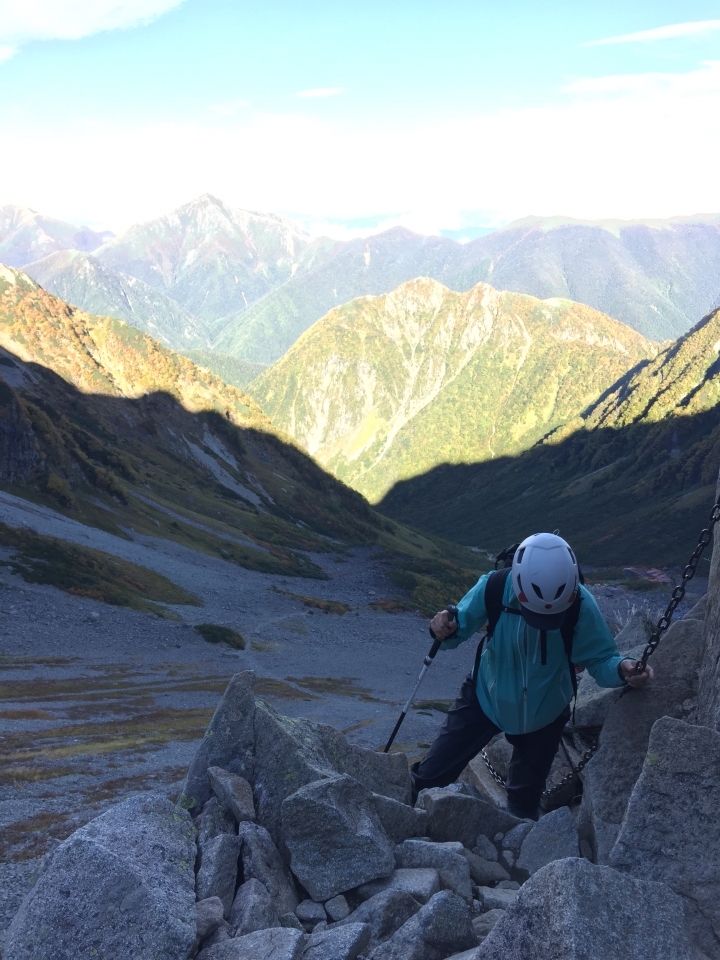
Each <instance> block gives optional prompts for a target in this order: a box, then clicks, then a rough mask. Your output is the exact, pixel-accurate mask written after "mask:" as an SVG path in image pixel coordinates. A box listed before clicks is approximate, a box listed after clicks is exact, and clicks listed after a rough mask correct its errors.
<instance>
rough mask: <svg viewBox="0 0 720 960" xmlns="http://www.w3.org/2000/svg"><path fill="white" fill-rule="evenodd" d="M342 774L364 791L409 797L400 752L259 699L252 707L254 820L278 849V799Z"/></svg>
mask: <svg viewBox="0 0 720 960" xmlns="http://www.w3.org/2000/svg"><path fill="white" fill-rule="evenodd" d="M339 774H340V775H342V774H347V775H348V776H351V777H353V778H354V779H356V780H358V781H359V782H360V783H362V784H364V785H365V787H366V788H367V789H368V790H369V791H373V792H374V793H378V794H381V795H382V796H385V797H390V798H391V799H393V800H399V801H400V802H401V803H405V804H407V803H409V801H410V776H409V773H408V767H407V758H406V757H405V756H404V754H399V753H395V754H390V753H378V752H376V751H374V750H366V749H364V748H363V747H358V746H355V745H354V744H351V743H348V741H347V740H346V739H345V737H344V736H343V735H342V734H341V733H339V732H338V731H337V730H336V729H335V728H334V727H331V726H328V725H327V724H321V723H313V722H312V721H310V720H298V719H291V718H290V717H283V716H281V715H280V714H279V713H277V712H276V711H275V710H273V709H272V708H271V707H270V706H268V705H267V704H266V703H263V701H262V700H258V702H257V709H256V713H255V751H254V765H253V773H252V777H251V778H250V779H251V780H252V783H253V793H254V796H255V803H256V809H257V814H258V820H259V821H260V822H261V823H263V824H264V825H265V826H266V827H267V829H268V830H269V831H270V834H271V836H272V837H273V839H274V840H275V842H276V843H277V844H278V846H279V847H280V849H281V850H283V853H284V852H285V850H284V846H283V837H282V803H283V801H284V800H285V799H286V798H287V797H289V796H290V794H292V793H294V792H295V791H296V790H298V789H300V788H301V787H303V786H305V785H307V784H309V783H314V782H316V781H318V780H322V779H327V778H334V777H337V776H338V775H339Z"/></svg>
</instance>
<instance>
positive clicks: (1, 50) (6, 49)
mask: <svg viewBox="0 0 720 960" xmlns="http://www.w3.org/2000/svg"><path fill="white" fill-rule="evenodd" d="M16 53H17V47H10V46H0V62H1V61H3V60H9V59H10V58H11V57H14V56H15V54H16Z"/></svg>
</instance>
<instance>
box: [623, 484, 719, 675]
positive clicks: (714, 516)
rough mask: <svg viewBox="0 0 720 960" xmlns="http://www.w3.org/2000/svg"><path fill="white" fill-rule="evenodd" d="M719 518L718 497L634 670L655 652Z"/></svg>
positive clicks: (637, 669)
mask: <svg viewBox="0 0 720 960" xmlns="http://www.w3.org/2000/svg"><path fill="white" fill-rule="evenodd" d="M719 520H720V497H718V499H717V500H716V501H715V505H714V506H713V508H712V510H711V511H710V519H709V520H708V525H707V526H706V527H704V528H703V529H702V530H701V531H700V536H699V537H698V542H697V545H696V547H695V549H694V550H693V552H692V556H691V557H690V560H689V561H688V563H687V565H686V566H685V568H684V570H683V572H682V577H681V579H680V583H679V584H678V585H677V586H676V587H675V589H674V590H673V592H672V596H671V599H670V603H668V605H667V607H666V609H665V613H663V615H662V616H661V617H660V619H659V620H658V622H657V626H656V627H655V629H654V630H653V632H652V634H651V635H650V639H649V640H648V642H647V646H646V647H645V649H644V650H643V655H642V657H641V658H640V660H638V662H637V666H636V667H635V670H636V672H637V673H642V672H643V670H644V669H645V667H646V665H647V662H648V659H649V658H650V657H651V656H652V654H653V653H655V649H656V648H657V645H658V644H659V643H660V640H661V638H662V635H663V634H664V633H665V631H666V630H667V628H668V627H669V626H670V621H671V620H672V618H673V614H674V613H675V611H676V610H677V608H678V606H679V605H680V604H681V603H682V601H683V598H684V597H685V588H686V587H687V585H688V583H689V582H690V581H691V580H692V578H693V577H694V576H695V573H696V572H697V565H698V563H699V562H700V557H701V556H702V555H703V553H704V551H705V547H706V546H707V545H708V544H709V543H710V541H711V540H712V534H713V528H714V527H715V524H716V523H717V522H718V521H719Z"/></svg>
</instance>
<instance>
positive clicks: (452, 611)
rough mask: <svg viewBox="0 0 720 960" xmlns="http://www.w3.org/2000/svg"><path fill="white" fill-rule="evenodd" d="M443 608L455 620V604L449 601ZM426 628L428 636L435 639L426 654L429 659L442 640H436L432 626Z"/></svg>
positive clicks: (432, 656) (436, 650)
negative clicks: (428, 632)
mask: <svg viewBox="0 0 720 960" xmlns="http://www.w3.org/2000/svg"><path fill="white" fill-rule="evenodd" d="M445 610H446V611H447V612H448V613H449V614H450V616H451V617H452V619H453V620H457V607H456V606H455V604H454V603H449V604H448V605H447V607H445ZM428 630H429V631H430V636H431V637H432V638H433V640H434V641H435V643H433V645H432V647H431V648H430V653H429V654H428V656H429V657H430V659H431V660H432V659H433V658H434V656H435V654H436V653H437V652H438V650H439V649H440V644H441V643H442V642H443V641H442V640H438V638H437V637H436V636H435V631H434V630H433V628H432V627H428Z"/></svg>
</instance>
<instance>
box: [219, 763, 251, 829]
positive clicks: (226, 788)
mask: <svg viewBox="0 0 720 960" xmlns="http://www.w3.org/2000/svg"><path fill="white" fill-rule="evenodd" d="M208 780H209V781H210V787H211V788H212V791H213V793H214V794H215V796H216V797H217V798H218V800H219V801H220V803H221V805H222V806H223V807H225V808H226V809H228V810H229V811H230V812H231V813H232V815H233V817H235V819H236V820H237V822H238V823H242V822H243V820H254V819H255V804H254V802H253V793H252V787H251V786H250V784H249V783H248V782H247V780H246V779H245V778H244V777H239V776H238V775H237V774H236V773H230V772H229V771H227V770H223V769H222V768H221V767H208Z"/></svg>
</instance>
